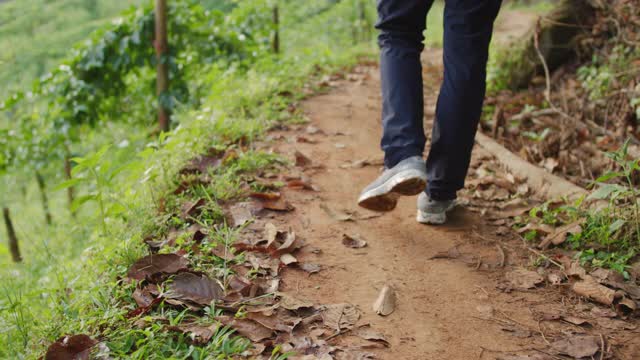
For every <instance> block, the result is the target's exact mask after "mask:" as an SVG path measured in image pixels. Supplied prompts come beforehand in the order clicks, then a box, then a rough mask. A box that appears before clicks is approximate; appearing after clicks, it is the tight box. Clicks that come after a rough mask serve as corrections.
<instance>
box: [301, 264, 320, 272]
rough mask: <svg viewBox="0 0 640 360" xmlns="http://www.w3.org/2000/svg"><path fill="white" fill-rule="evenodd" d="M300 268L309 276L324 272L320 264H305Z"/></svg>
mask: <svg viewBox="0 0 640 360" xmlns="http://www.w3.org/2000/svg"><path fill="white" fill-rule="evenodd" d="M298 267H299V268H300V269H302V270H304V271H306V272H308V273H309V274H315V273H317V272H320V270H322V266H320V265H318V264H311V263H303V264H300V265H298Z"/></svg>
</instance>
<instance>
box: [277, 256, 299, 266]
mask: <svg viewBox="0 0 640 360" xmlns="http://www.w3.org/2000/svg"><path fill="white" fill-rule="evenodd" d="M280 262H281V263H283V264H284V265H286V266H288V265H291V264H295V263H297V262H298V259H296V257H295V256H293V255H291V254H282V255H280Z"/></svg>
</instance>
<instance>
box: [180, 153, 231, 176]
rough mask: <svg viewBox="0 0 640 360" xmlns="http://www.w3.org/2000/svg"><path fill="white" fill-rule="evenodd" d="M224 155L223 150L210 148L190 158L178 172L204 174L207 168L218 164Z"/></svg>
mask: <svg viewBox="0 0 640 360" xmlns="http://www.w3.org/2000/svg"><path fill="white" fill-rule="evenodd" d="M224 157H225V153H224V151H221V150H217V149H215V148H211V149H209V151H208V153H207V154H206V155H202V156H199V157H197V158H195V159H192V160H191V161H190V162H189V164H187V165H186V166H185V167H184V168H182V170H180V174H183V175H185V174H206V173H207V172H208V171H209V169H211V168H215V167H217V166H219V165H220V164H221V163H222V160H223V158H224Z"/></svg>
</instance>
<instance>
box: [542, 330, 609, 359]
mask: <svg viewBox="0 0 640 360" xmlns="http://www.w3.org/2000/svg"><path fill="white" fill-rule="evenodd" d="M601 346H602V344H601V341H600V337H598V336H585V335H572V336H569V337H567V338H565V339H562V340H558V341H556V342H553V343H552V344H551V347H552V348H553V349H554V350H555V351H557V352H558V354H561V355H569V356H572V357H574V358H576V359H581V358H586V357H590V356H594V355H595V354H596V353H597V352H598V351H599V350H600V347H601Z"/></svg>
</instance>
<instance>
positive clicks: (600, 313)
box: [590, 306, 618, 318]
mask: <svg viewBox="0 0 640 360" xmlns="http://www.w3.org/2000/svg"><path fill="white" fill-rule="evenodd" d="M590 313H591V316H594V317H597V318H614V317H616V316H618V313H616V312H615V311H613V310H611V309H606V308H601V307H597V306H595V307H593V308H592V309H591V311H590Z"/></svg>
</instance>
